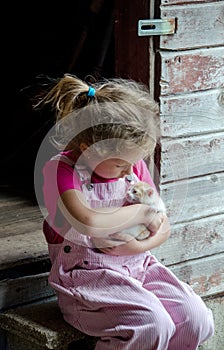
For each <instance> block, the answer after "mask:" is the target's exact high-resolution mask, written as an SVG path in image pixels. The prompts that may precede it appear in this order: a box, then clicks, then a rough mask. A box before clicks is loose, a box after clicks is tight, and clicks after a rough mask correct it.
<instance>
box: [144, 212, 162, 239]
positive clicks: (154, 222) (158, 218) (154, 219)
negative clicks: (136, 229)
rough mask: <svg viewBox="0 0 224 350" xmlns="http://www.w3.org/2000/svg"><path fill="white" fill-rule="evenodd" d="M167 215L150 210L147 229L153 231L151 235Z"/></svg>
mask: <svg viewBox="0 0 224 350" xmlns="http://www.w3.org/2000/svg"><path fill="white" fill-rule="evenodd" d="M164 217H165V215H164V214H162V213H156V212H152V211H150V213H149V216H148V223H147V224H146V227H147V229H148V230H149V231H150V232H151V236H152V235H154V234H155V233H156V232H157V231H158V230H159V228H160V226H161V225H162V223H163V220H164Z"/></svg>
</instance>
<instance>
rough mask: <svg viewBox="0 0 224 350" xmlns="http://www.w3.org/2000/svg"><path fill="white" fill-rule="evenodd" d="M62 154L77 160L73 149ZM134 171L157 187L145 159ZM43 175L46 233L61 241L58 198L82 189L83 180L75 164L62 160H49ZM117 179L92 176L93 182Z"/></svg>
mask: <svg viewBox="0 0 224 350" xmlns="http://www.w3.org/2000/svg"><path fill="white" fill-rule="evenodd" d="M60 154H61V155H65V156H67V157H68V158H69V159H71V160H72V161H73V162H75V159H74V157H73V154H72V152H71V151H66V152H61V153H60ZM133 172H134V173H135V174H136V175H137V177H138V178H139V180H141V181H145V182H147V183H149V184H150V185H151V186H153V187H155V185H154V183H153V180H152V178H151V175H150V173H149V170H148V167H147V165H146V163H145V162H144V160H140V161H138V162H137V163H136V164H135V165H134V167H133ZM43 176H44V185H43V195H44V203H45V207H46V209H47V211H48V219H47V221H46V220H44V233H45V236H46V239H47V241H48V242H49V243H61V242H62V241H63V237H62V236H60V235H59V232H60V226H61V225H59V224H57V223H56V222H55V221H56V220H55V219H56V212H57V202H58V198H59V196H60V195H61V194H62V193H64V192H65V191H67V190H70V189H76V190H78V191H81V181H80V178H79V175H78V174H77V172H76V170H75V169H74V168H73V166H71V165H69V164H67V163H65V162H63V161H60V160H49V161H48V162H47V163H46V164H45V165H44V168H43ZM116 180H117V179H104V178H101V177H99V176H98V175H96V174H94V173H93V175H92V178H91V182H92V183H100V182H111V181H116ZM57 232H58V233H57Z"/></svg>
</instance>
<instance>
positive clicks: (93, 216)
mask: <svg viewBox="0 0 224 350" xmlns="http://www.w3.org/2000/svg"><path fill="white" fill-rule="evenodd" d="M58 207H59V209H60V210H61V212H62V214H63V215H64V216H65V218H66V219H67V221H68V222H69V223H70V224H71V225H72V226H73V227H75V229H77V230H78V231H79V232H81V233H83V234H84V235H88V236H93V237H101V238H102V237H107V236H108V235H110V234H113V233H116V232H119V231H122V230H123V229H126V228H129V227H131V226H134V225H137V224H144V225H145V226H147V227H148V228H149V230H150V231H153V232H156V231H157V230H158V228H159V227H160V225H161V222H162V217H161V216H159V215H155V213H153V212H151V211H150V209H149V207H148V206H147V205H144V204H134V205H130V206H126V207H120V208H101V209H93V208H91V207H90V206H89V205H88V203H87V202H86V199H85V197H84V195H83V193H82V192H80V191H78V190H74V189H71V190H67V191H65V192H64V193H63V194H62V195H61V197H60V198H59V201H58Z"/></svg>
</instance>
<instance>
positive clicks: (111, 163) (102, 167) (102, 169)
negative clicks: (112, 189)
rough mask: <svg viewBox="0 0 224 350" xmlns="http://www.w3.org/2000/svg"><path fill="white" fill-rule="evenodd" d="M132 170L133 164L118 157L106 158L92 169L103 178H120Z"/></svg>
mask: <svg viewBox="0 0 224 350" xmlns="http://www.w3.org/2000/svg"><path fill="white" fill-rule="evenodd" d="M132 171H133V164H131V163H129V162H127V161H126V160H123V159H119V158H111V159H106V160H104V161H102V162H101V163H99V164H98V165H97V166H96V167H95V169H94V172H95V173H96V174H97V175H99V176H101V177H103V178H105V179H113V178H121V177H124V176H126V175H129V174H131V173H132Z"/></svg>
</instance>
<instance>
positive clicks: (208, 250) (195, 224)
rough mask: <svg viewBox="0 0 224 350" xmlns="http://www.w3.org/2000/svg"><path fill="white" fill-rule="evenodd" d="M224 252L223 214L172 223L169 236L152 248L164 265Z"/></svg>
mask: <svg viewBox="0 0 224 350" xmlns="http://www.w3.org/2000/svg"><path fill="white" fill-rule="evenodd" d="M221 252H224V215H223V214H222V215H216V216H210V217H207V218H203V219H200V220H195V221H192V222H187V223H181V224H176V225H172V227H171V236H170V238H169V239H168V240H167V241H166V242H165V243H163V244H162V245H161V246H160V247H157V248H155V249H154V250H153V254H155V255H156V256H157V257H158V258H159V260H161V261H162V262H163V263H164V264H165V265H174V264H177V263H180V262H182V261H188V260H192V259H197V258H202V257H203V256H204V255H206V256H209V255H214V254H217V253H221Z"/></svg>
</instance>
